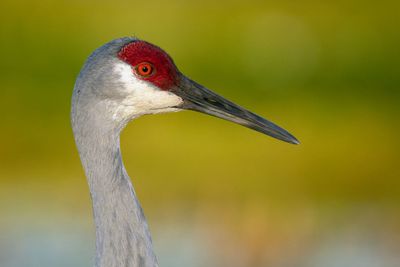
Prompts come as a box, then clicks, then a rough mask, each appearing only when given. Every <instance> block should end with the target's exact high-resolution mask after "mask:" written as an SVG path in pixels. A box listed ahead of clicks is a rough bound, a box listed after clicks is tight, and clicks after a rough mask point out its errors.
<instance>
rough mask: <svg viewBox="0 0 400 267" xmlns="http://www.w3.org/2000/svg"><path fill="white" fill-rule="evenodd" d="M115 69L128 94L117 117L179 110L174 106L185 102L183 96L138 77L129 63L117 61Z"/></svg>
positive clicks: (119, 107)
mask: <svg viewBox="0 0 400 267" xmlns="http://www.w3.org/2000/svg"><path fill="white" fill-rule="evenodd" d="M114 71H115V72H116V74H117V76H118V77H119V82H121V83H122V87H123V88H120V90H122V91H123V93H124V95H126V97H125V99H124V100H123V101H122V102H121V103H120V105H119V106H118V108H117V110H116V111H115V112H114V118H115V119H120V118H121V117H127V116H128V117H138V116H141V115H144V114H154V113H163V112H172V111H178V110H179V109H177V108H174V107H176V106H178V105H179V104H181V103H182V102H183V100H182V98H180V97H179V96H177V95H175V94H173V93H171V92H168V91H163V90H161V89H159V88H158V87H156V86H155V85H153V84H151V83H150V82H147V81H143V80H141V79H139V78H137V77H136V76H135V75H134V74H133V72H132V68H131V66H129V65H128V64H126V63H123V62H120V63H117V64H116V65H115V67H114Z"/></svg>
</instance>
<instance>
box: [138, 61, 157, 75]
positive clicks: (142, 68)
mask: <svg viewBox="0 0 400 267" xmlns="http://www.w3.org/2000/svg"><path fill="white" fill-rule="evenodd" d="M153 71H154V68H153V66H152V65H151V64H150V63H147V62H143V63H140V64H138V65H137V66H136V73H137V74H139V75H140V76H142V77H148V76H150V75H151V74H153Z"/></svg>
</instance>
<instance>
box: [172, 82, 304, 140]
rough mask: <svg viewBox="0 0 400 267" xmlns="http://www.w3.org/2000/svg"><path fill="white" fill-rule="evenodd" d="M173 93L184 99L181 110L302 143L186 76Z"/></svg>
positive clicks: (274, 125)
mask: <svg viewBox="0 0 400 267" xmlns="http://www.w3.org/2000/svg"><path fill="white" fill-rule="evenodd" d="M171 92H173V93H175V94H176V95H178V96H180V97H181V98H182V99H183V104H181V106H179V108H182V109H188V110H195V111H198V112H202V113H206V114H209V115H212V116H215V117H218V118H222V119H225V120H228V121H231V122H234V123H237V124H240V125H243V126H245V127H247V128H250V129H253V130H256V131H258V132H261V133H263V134H266V135H269V136H272V137H274V138H276V139H279V140H282V141H285V142H288V143H291V144H299V143H300V142H299V141H298V140H297V139H296V138H295V137H294V136H293V135H291V134H290V133H289V132H288V131H286V130H284V129H282V128H281V127H279V126H278V125H276V124H274V123H272V122H270V121H268V120H266V119H264V118H262V117H260V116H258V115H256V114H254V113H252V112H250V111H248V110H246V109H244V108H242V107H240V106H238V105H236V104H235V103H232V102H231V101H229V100H227V99H225V98H223V97H222V96H219V95H217V94H216V93H214V92H212V91H210V90H209V89H207V88H205V87H204V86H202V85H200V84H198V83H196V82H194V81H192V80H190V79H189V78H187V77H185V76H184V75H182V76H181V80H180V83H179V85H178V86H176V87H174V88H173V89H172V90H171Z"/></svg>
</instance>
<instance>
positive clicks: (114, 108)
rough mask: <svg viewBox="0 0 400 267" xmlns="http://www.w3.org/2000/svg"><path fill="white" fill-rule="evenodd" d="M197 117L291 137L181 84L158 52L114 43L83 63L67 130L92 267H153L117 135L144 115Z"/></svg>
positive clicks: (133, 42) (131, 42) (185, 81)
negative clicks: (84, 201) (91, 240)
mask: <svg viewBox="0 0 400 267" xmlns="http://www.w3.org/2000/svg"><path fill="white" fill-rule="evenodd" d="M184 109H187V110H195V111H199V112H203V113H206V114H209V115H213V116H215V117H219V118H223V119H225V120H229V121H232V122H235V123H238V124H241V125H243V126H245V127H248V128H251V129H254V130H256V131H259V132H261V133H264V134H267V135H270V136H272V137H275V138H277V139H280V140H283V141H286V142H289V143H293V144H298V141H297V139H296V138H295V137H293V136H292V135H291V134H290V133H288V132H287V131H285V130H284V129H282V128H280V127H279V126H277V125H275V124H273V123H271V122H269V121H267V120H265V119H263V118H261V117H260V116H258V115H256V114H254V113H251V112H250V111H247V110H245V109H243V108H241V107H240V106H238V105H236V104H234V103H232V102H230V101H228V100H226V99H224V98H223V97H221V96H219V95H217V94H215V93H213V92H212V91H210V90H208V89H206V88H205V87H203V86H201V85H200V84H198V83H196V82H194V81H192V80H190V79H189V78H187V77H186V76H184V75H183V74H182V73H181V72H179V70H178V69H177V67H176V66H175V64H174V62H173V60H172V59H171V57H170V56H169V55H168V54H167V53H165V52H164V51H163V50H162V49H160V48H159V47H157V46H155V45H153V44H150V43H148V42H145V41H142V40H139V39H136V38H130V37H126V38H120V39H116V40H113V41H111V42H109V43H107V44H105V45H103V46H101V47H100V48H98V49H97V50H95V51H94V52H93V53H92V54H91V56H90V57H89V58H88V59H87V61H86V63H85V65H84V66H83V68H82V70H81V72H80V74H79V76H78V78H77V80H76V83H75V87H74V91H73V95H72V109H71V122H72V128H73V132H74V137H75V142H76V145H77V147H78V151H79V155H80V158H81V161H82V165H83V167H84V170H85V174H86V177H87V181H88V184H89V188H90V194H91V198H92V205H93V215H94V221H95V226H96V254H95V266H96V267H121V266H126V267H155V266H158V263H157V259H156V256H155V254H154V251H153V247H152V241H151V237H150V232H149V229H148V225H147V222H146V219H145V216H144V214H143V211H142V208H141V206H140V204H139V201H138V199H137V197H136V194H135V191H134V188H133V186H132V184H131V181H130V178H129V176H128V174H127V173H126V170H125V168H124V165H123V162H122V159H121V152H120V132H121V131H122V129H123V128H124V127H125V125H126V124H127V123H128V122H129V121H131V120H132V119H134V118H137V117H139V116H141V115H145V114H156V113H163V112H176V111H180V110H184Z"/></svg>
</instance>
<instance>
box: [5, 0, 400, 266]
mask: <svg viewBox="0 0 400 267" xmlns="http://www.w3.org/2000/svg"><path fill="white" fill-rule="evenodd" d="M399 29H400V4H399V2H398V1H394V0H393V1H379V2H376V1H356V0H352V1H325V2H319V1H315V0H309V1H279V2H273V3H272V2H267V1H228V0H222V1H209V0H205V1H198V2H195V1H183V0H171V1H165V2H160V1H77V0H72V1H48V0H42V1H29V0H21V1H9V0H2V1H1V3H0V38H1V39H0V51H1V52H0V53H1V60H0V97H1V100H2V104H1V105H0V111H1V114H2V120H1V121H2V123H1V127H2V128H1V131H0V148H1V150H0V151H1V153H0V212H1V217H0V266H5V267H14V266H21V267H33V266H35V267H36V266H38V267H39V266H40V267H47V266H91V265H92V264H93V261H92V258H93V253H94V229H93V223H92V218H91V205H90V198H89V193H88V188H87V185H86V180H85V177H84V174H83V171H82V168H81V165H80V162H79V159H78V154H77V151H76V149H75V145H74V142H73V136H72V132H71V129H70V123H69V111H70V96H71V92H72V88H73V85H74V81H75V78H76V76H77V74H78V72H79V70H80V68H81V66H82V64H83V62H84V61H85V59H86V57H87V56H88V55H89V54H90V53H91V52H92V51H93V50H94V49H95V48H97V47H99V46H100V45H102V44H104V43H106V42H108V41H109V40H111V39H114V38H118V37H122V36H129V35H134V36H137V37H139V38H141V39H145V40H147V41H150V42H153V43H155V44H157V45H159V46H161V47H162V48H164V49H165V50H166V51H168V52H169V53H170V55H171V56H172V57H173V58H174V60H175V62H176V64H177V65H178V67H179V68H180V70H181V71H182V72H183V73H185V74H186V75H188V76H189V77H191V78H193V79H195V80H196V81H198V82H200V83H201V84H203V85H205V86H207V87H209V88H211V89H213V90H215V91H217V92H218V93H220V94H222V95H224V96H226V97H227V98H229V99H231V100H233V101H235V102H237V103H239V104H241V105H242V106H245V107H247V108H249V109H251V110H253V111H255V112H257V113H259V114H260V115H263V116H265V117H267V118H269V119H271V120H272V121H274V122H276V123H278V124H279V125H281V126H283V127H284V128H286V129H288V130H289V131H291V132H292V133H293V134H294V135H295V136H296V137H298V138H299V139H300V141H301V142H302V144H301V145H299V146H293V145H289V144H285V143H283V142H279V141H276V140H274V139H272V138H268V137H266V136H263V135H261V134H259V133H256V132H254V131H250V130H248V129H245V128H243V127H240V126H237V125H234V124H231V123H228V122H225V121H222V120H218V119H215V118H212V117H208V116H204V115H201V114H196V113H193V112H181V113H176V114H165V115H157V116H146V117H143V118H140V119H138V120H136V121H134V122H132V123H131V124H130V125H129V126H128V127H127V129H126V130H125V131H124V132H123V134H122V144H121V146H122V150H123V155H124V160H125V165H126V167H127V170H128V173H129V174H130V176H131V177H132V180H133V183H134V186H135V188H136V191H137V193H138V195H139V198H140V200H141V202H142V205H143V208H144V210H145V212H146V215H147V218H148V221H149V224H150V227H151V230H152V232H153V239H154V243H155V246H156V250H157V253H158V255H159V261H160V266H164V267H167V266H168V267H169V266H171V267H172V266H173V267H181V266H182V267H183V266H185V267H188V266H190V267H198V266H199V267H200V266H221V267H225V266H229V267H242V266H243V267H244V266H246V267H259V266H273V267H303V266H304V267H306V266H307V267H339V266H340V267H343V266H350V267H358V266H362V267H389V266H390V267H394V266H399V265H400V215H399V214H400V208H399V204H400V194H399V193H400V179H399V178H400V170H399V169H400V168H399V163H400V152H399V149H400V141H399V137H398V135H399V133H398V132H399V130H400V125H399V119H398V116H399V113H400V111H399V104H400V101H399V96H400V67H399V65H400V50H399V48H400V32H399Z"/></svg>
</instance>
